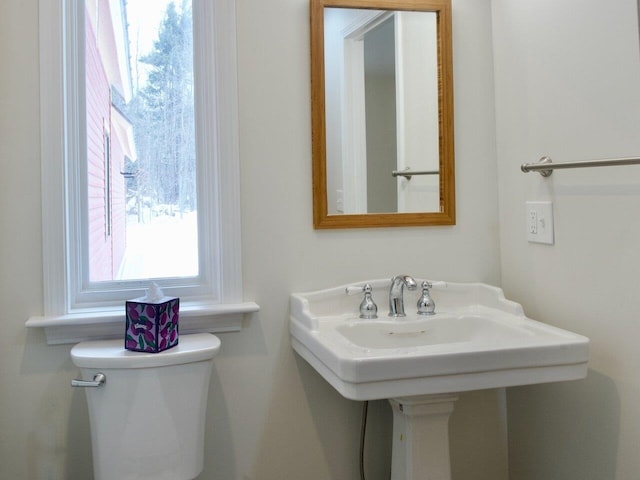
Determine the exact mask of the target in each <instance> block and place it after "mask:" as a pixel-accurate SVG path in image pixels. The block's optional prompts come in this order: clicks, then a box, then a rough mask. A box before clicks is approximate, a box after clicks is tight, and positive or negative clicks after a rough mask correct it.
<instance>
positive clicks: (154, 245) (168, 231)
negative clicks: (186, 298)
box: [118, 212, 198, 280]
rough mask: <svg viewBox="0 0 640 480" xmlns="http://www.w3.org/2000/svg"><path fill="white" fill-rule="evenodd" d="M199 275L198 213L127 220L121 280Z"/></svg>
mask: <svg viewBox="0 0 640 480" xmlns="http://www.w3.org/2000/svg"><path fill="white" fill-rule="evenodd" d="M197 274H198V223H197V214H196V212H189V213H186V214H183V215H182V218H181V217H180V214H176V215H175V216H168V215H162V216H159V217H155V218H153V219H151V221H149V223H138V222H137V221H136V220H134V221H130V222H128V223H127V249H126V251H125V255H124V261H123V267H122V269H121V271H120V278H118V280H135V279H147V278H167V277H193V276H195V275H197Z"/></svg>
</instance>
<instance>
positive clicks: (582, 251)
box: [493, 0, 640, 480]
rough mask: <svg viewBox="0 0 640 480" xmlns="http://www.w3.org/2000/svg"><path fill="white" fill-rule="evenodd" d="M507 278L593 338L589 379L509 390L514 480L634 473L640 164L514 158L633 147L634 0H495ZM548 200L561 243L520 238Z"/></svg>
mask: <svg viewBox="0 0 640 480" xmlns="http://www.w3.org/2000/svg"><path fill="white" fill-rule="evenodd" d="M493 13H494V18H493V20H494V45H495V65H496V70H495V71H496V78H495V79H496V101H497V102H496V104H497V126H498V128H497V137H498V160H499V165H498V171H499V191H500V228H501V230H500V232H501V235H500V238H501V252H502V255H501V264H502V285H503V287H504V289H505V292H506V294H507V296H509V297H511V298H513V299H514V300H516V301H519V302H521V303H523V305H524V307H525V310H526V311H527V313H528V314H529V315H530V316H532V317H533V318H537V319H539V320H542V321H545V322H548V323H551V324H554V325H559V326H561V327H565V328H567V329H570V330H573V331H576V332H579V333H582V334H584V335H586V336H588V337H590V338H591V341H592V345H591V360H590V371H589V374H588V378H587V379H586V380H585V381H578V382H570V383H566V384H558V385H547V386H531V387H526V388H514V389H509V390H508V395H507V396H508V411H509V452H510V458H509V459H510V478H511V479H512V480H534V479H535V480H540V479H562V480H585V479H593V480H596V479H598V480H602V479H619V480H629V479H636V478H639V477H638V475H639V473H638V472H640V456H639V455H638V445H639V444H640V408H639V407H638V406H639V405H640V374H639V370H638V366H639V365H640V348H639V338H640V321H639V319H640V316H639V311H640V304H639V302H638V299H639V298H640V296H639V295H638V287H639V283H638V275H639V272H640V248H639V247H640V223H639V222H638V221H637V212H638V211H640V167H637V166H629V167H612V168H594V169H581V170H562V171H556V172H554V173H553V175H552V176H551V177H550V178H548V179H543V178H542V177H541V176H540V175H538V174H534V173H530V174H526V175H525V174H523V173H521V172H520V170H519V165H520V164H521V163H523V162H534V161H537V159H538V158H539V157H541V156H542V155H550V156H551V157H552V158H553V159H554V160H556V161H559V162H561V161H570V160H587V159H597V158H609V157H619V156H620V157H622V156H638V155H640V134H639V133H640V54H639V52H638V43H639V38H638V25H637V22H638V14H637V4H636V0H616V1H611V2H606V5H605V4H604V3H603V2H601V1H598V0H563V1H557V0H537V1H535V2H533V1H531V0H493ZM526 200H552V201H553V206H554V215H555V234H556V235H555V236H556V242H555V245H553V246H545V245H535V244H528V243H527V242H526V240H525V233H524V232H525V220H524V218H525V217H524V213H525V210H524V203H525V201H526Z"/></svg>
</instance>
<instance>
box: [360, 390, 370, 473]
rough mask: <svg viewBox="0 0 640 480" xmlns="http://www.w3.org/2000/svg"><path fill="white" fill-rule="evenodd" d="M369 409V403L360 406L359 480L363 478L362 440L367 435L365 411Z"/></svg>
mask: <svg viewBox="0 0 640 480" xmlns="http://www.w3.org/2000/svg"><path fill="white" fill-rule="evenodd" d="M368 409H369V402H368V401H365V402H364V403H363V404H362V421H361V424H360V480H365V478H364V439H365V436H366V433H367V410H368Z"/></svg>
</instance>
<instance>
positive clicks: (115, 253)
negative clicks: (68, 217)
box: [85, 21, 126, 281]
mask: <svg viewBox="0 0 640 480" xmlns="http://www.w3.org/2000/svg"><path fill="white" fill-rule="evenodd" d="M100 48H101V49H105V48H110V46H108V45H107V46H101V47H100ZM85 49H86V52H85V56H86V57H85V65H86V112H87V184H88V189H87V190H88V191H87V194H88V240H89V252H90V253H89V268H90V270H89V271H90V280H91V281H105V280H113V279H114V278H115V275H117V273H118V270H119V268H120V264H121V262H122V259H123V256H124V250H125V228H126V227H125V181H124V178H123V177H122V175H120V171H121V170H122V169H123V165H124V154H123V149H122V147H121V146H120V145H119V144H118V140H117V138H116V136H115V135H113V134H111V130H112V128H111V122H112V119H111V109H112V107H111V86H110V82H109V79H108V77H107V73H106V72H105V69H104V66H103V63H102V60H101V58H100V53H99V51H98V45H97V44H96V37H95V34H94V32H93V29H92V26H91V23H90V22H89V21H87V22H86V43H85ZM106 141H109V145H107V144H106V143H105V142H106ZM107 148H109V151H110V153H111V155H110V158H111V172H110V176H109V182H107V181H106V180H107V178H106V174H107V172H106V171H105V168H106V162H105V152H106V151H107ZM107 185H110V186H111V189H110V195H107V190H106V189H107ZM108 199H110V204H109V205H108V204H107V201H108ZM108 209H110V217H111V224H110V225H107V223H108V219H109V215H108Z"/></svg>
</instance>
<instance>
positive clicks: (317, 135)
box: [310, 0, 456, 229]
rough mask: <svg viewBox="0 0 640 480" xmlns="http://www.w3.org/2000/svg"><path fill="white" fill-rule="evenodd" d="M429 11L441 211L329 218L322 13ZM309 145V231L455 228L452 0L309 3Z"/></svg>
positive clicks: (319, 0)
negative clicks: (434, 41) (433, 19)
mask: <svg viewBox="0 0 640 480" xmlns="http://www.w3.org/2000/svg"><path fill="white" fill-rule="evenodd" d="M325 7H333V8H362V9H374V10H404V11H428V12H435V13H436V14H437V35H438V85H439V89H438V90H439V91H438V108H439V112H438V116H439V137H440V185H439V187H440V211H439V212H416V213H364V214H335V215H329V214H328V206H327V162H326V156H327V152H326V150H327V146H326V111H325V70H324V8H325ZM310 19H311V141H312V162H313V226H314V228H316V229H328V228H370V227H399V226H424V225H455V223H456V216H455V176H454V142H453V60H452V47H451V43H452V42H451V0H310Z"/></svg>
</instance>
